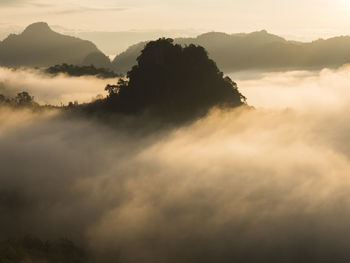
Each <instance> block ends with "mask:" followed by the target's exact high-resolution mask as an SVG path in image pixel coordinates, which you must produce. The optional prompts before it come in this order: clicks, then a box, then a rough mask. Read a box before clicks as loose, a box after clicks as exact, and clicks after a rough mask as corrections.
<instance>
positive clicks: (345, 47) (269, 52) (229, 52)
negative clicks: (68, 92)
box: [112, 30, 350, 72]
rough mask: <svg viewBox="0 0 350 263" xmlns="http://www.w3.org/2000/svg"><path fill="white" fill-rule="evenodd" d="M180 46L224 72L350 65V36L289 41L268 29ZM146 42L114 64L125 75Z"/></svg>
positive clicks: (215, 34)
mask: <svg viewBox="0 0 350 263" xmlns="http://www.w3.org/2000/svg"><path fill="white" fill-rule="evenodd" d="M175 42H176V43H178V44H181V45H189V44H196V45H201V46H203V47H204V48H205V49H206V50H207V51H208V53H209V56H210V57H211V58H212V59H213V60H214V61H216V63H217V64H218V66H219V68H220V69H221V70H223V71H225V72H232V71H240V70H280V69H319V68H323V67H337V66H341V65H343V64H345V63H349V62H350V37H349V36H341V37H335V38H330V39H327V40H323V39H320V40H317V41H313V42H308V43H304V42H297V41H288V40H285V39H284V38H282V37H279V36H276V35H273V34H269V33H268V32H266V31H265V30H263V31H258V32H253V33H248V34H244V33H240V34H232V35H229V34H225V33H219V32H210V33H206V34H202V35H199V36H198V37H196V38H178V39H175ZM145 44H146V42H142V43H138V44H136V45H133V46H131V47H130V48H129V49H127V50H126V51H125V52H123V53H121V54H119V55H118V56H116V58H115V59H114V61H113V62H112V63H113V65H114V68H115V70H117V71H119V72H125V71H127V70H128V69H130V68H131V67H132V65H134V64H135V61H136V58H137V57H138V56H139V54H140V52H141V50H142V49H143V47H144V46H145Z"/></svg>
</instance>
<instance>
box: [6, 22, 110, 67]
mask: <svg viewBox="0 0 350 263" xmlns="http://www.w3.org/2000/svg"><path fill="white" fill-rule="evenodd" d="M62 63H67V64H77V65H79V64H87V63H89V64H95V63H96V66H97V67H101V66H104V67H109V66H110V60H109V59H108V58H107V57H106V56H105V55H104V54H103V53H102V52H101V51H100V50H98V49H97V47H96V46H95V45H94V44H93V43H92V42H90V41H86V40H82V39H79V38H76V37H71V36H66V35H62V34H59V33H56V32H54V31H53V30H51V28H50V27H49V26H48V24H46V23H44V22H39V23H34V24H31V25H29V26H28V27H27V28H26V29H25V30H24V31H23V32H22V33H21V34H18V35H16V34H11V35H9V36H8V37H7V38H6V39H4V40H3V41H2V42H0V65H2V66H14V67H20V66H25V67H48V66H52V65H56V64H62Z"/></svg>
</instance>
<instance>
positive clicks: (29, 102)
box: [0, 91, 40, 108]
mask: <svg viewBox="0 0 350 263" xmlns="http://www.w3.org/2000/svg"><path fill="white" fill-rule="evenodd" d="M0 106H10V107H29V108H40V106H39V104H38V103H36V102H35V101H34V97H33V96H31V95H29V93H28V92H26V91H23V92H20V93H18V94H17V95H16V96H15V97H7V96H5V95H3V94H0Z"/></svg>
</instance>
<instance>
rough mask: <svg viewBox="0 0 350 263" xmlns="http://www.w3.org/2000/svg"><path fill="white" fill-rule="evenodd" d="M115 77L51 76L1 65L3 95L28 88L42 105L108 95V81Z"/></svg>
mask: <svg viewBox="0 0 350 263" xmlns="http://www.w3.org/2000/svg"><path fill="white" fill-rule="evenodd" d="M115 82H116V80H115V79H98V78H96V77H93V76H91V77H90V76H88V77H85V76H84V77H69V76H66V75H63V74H61V75H58V76H54V77H53V76H50V75H46V74H43V73H41V72H40V71H37V70H30V69H18V70H12V69H8V68H3V67H0V94H5V95H8V96H13V95H15V94H16V93H18V92H22V91H27V92H29V93H30V94H31V95H33V96H34V99H35V100H36V101H37V102H38V103H40V104H53V105H61V103H62V104H65V105H66V104H68V102H70V101H75V100H77V101H78V102H79V103H83V102H91V100H93V99H94V98H96V96H97V95H99V94H101V95H103V96H104V95H106V92H105V90H104V88H105V86H106V85H107V84H111V83H115Z"/></svg>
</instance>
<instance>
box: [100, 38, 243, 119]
mask: <svg viewBox="0 0 350 263" xmlns="http://www.w3.org/2000/svg"><path fill="white" fill-rule="evenodd" d="M127 78H128V81H127V80H124V79H122V80H120V81H119V82H118V84H117V85H109V86H107V87H106V90H107V91H108V92H109V96H108V97H107V100H106V103H107V105H108V107H109V108H110V109H112V110H116V111H122V112H130V113H133V112H140V111H143V110H145V109H147V110H150V111H152V112H153V113H157V114H161V115H165V116H174V117H181V116H183V117H185V116H191V115H193V114H198V113H199V114H203V113H205V112H207V111H208V110H209V109H210V108H211V107H213V106H229V107H236V106H240V105H242V104H244V103H245V97H244V96H243V95H242V94H241V93H240V92H239V91H238V88H237V85H236V83H235V82H233V81H232V80H231V79H230V78H229V77H224V76H223V73H222V72H220V70H219V69H218V67H217V66H216V64H215V62H214V61H213V60H211V59H209V57H208V54H207V52H206V51H205V49H204V48H203V47H200V46H195V45H189V46H186V47H182V46H180V45H175V44H173V40H172V39H165V38H162V39H159V40H157V41H152V42H149V43H148V44H147V45H146V47H145V48H144V50H143V51H142V53H141V55H140V56H139V57H138V59H137V65H136V66H134V67H133V68H132V70H131V71H129V72H128V74H127Z"/></svg>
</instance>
